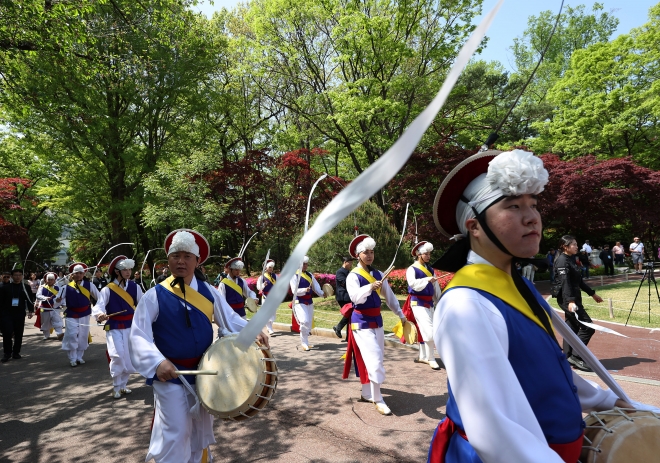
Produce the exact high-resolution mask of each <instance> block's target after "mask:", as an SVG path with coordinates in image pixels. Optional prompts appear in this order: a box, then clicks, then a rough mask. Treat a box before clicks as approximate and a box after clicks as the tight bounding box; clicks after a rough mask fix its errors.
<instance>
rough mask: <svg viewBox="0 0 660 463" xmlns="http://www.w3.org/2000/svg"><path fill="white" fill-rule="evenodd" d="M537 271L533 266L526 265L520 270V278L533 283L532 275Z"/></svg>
mask: <svg viewBox="0 0 660 463" xmlns="http://www.w3.org/2000/svg"><path fill="white" fill-rule="evenodd" d="M537 270H538V268H537V267H536V266H535V265H534V264H531V263H530V264H527V265H525V266H524V267H523V269H522V276H523V277H525V278H527V279H528V280H529V281H531V282H532V283H534V274H536V271H537Z"/></svg>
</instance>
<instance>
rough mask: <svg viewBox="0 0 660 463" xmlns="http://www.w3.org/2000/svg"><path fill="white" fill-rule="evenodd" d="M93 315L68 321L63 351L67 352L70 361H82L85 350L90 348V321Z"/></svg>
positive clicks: (68, 319) (63, 340)
mask: <svg viewBox="0 0 660 463" xmlns="http://www.w3.org/2000/svg"><path fill="white" fill-rule="evenodd" d="M90 317H91V315H87V316H86V317H81V318H69V317H67V319H66V330H64V339H62V350H65V351H67V352H66V353H67V355H68V356H69V361H71V362H75V361H76V360H82V359H83V354H84V353H85V350H86V349H87V347H88V346H89V343H88V342H87V336H89V319H90Z"/></svg>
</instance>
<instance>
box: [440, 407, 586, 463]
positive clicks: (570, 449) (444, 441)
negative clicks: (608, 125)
mask: <svg viewBox="0 0 660 463" xmlns="http://www.w3.org/2000/svg"><path fill="white" fill-rule="evenodd" d="M454 433H458V435H459V436H461V437H462V438H463V439H465V440H468V438H467V436H466V435H465V431H463V430H462V429H460V428H459V427H458V426H456V423H454V422H453V421H452V420H451V419H450V418H449V417H446V418H445V419H444V420H442V421H441V422H440V424H439V425H438V428H437V429H436V430H435V434H433V439H432V440H431V448H430V449H429V458H428V463H444V461H445V455H446V454H447V450H448V449H449V441H450V440H451V436H453V435H454ZM583 436H584V433H583V434H582V435H581V436H580V437H579V438H577V439H576V440H575V441H573V442H568V443H566V444H548V446H549V447H550V448H551V449H552V450H554V451H555V452H557V454H558V455H559V456H560V457H561V459H562V460H564V461H565V462H566V463H575V462H576V461H578V459H579V458H580V452H581V451H582V443H583Z"/></svg>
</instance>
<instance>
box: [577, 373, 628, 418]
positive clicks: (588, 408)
mask: <svg viewBox="0 0 660 463" xmlns="http://www.w3.org/2000/svg"><path fill="white" fill-rule="evenodd" d="M572 373H573V384H575V387H577V394H578V397H579V398H580V405H582V411H583V412H592V411H593V412H600V411H603V410H611V409H613V408H614V403H615V402H616V401H617V399H618V397H617V396H616V394H615V393H614V392H612V391H610V390H609V389H603V388H601V387H600V386H599V385H598V384H596V383H594V382H593V381H589V380H588V379H584V378H583V377H582V376H580V375H578V374H577V373H576V372H575V371H573V372H572Z"/></svg>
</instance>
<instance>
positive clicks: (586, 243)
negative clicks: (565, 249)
mask: <svg viewBox="0 0 660 463" xmlns="http://www.w3.org/2000/svg"><path fill="white" fill-rule="evenodd" d="M580 251H586V253H587V254H588V255H591V251H593V249H591V246H590V245H589V240H584V244H583V245H582V249H580Z"/></svg>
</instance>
